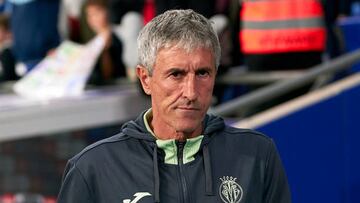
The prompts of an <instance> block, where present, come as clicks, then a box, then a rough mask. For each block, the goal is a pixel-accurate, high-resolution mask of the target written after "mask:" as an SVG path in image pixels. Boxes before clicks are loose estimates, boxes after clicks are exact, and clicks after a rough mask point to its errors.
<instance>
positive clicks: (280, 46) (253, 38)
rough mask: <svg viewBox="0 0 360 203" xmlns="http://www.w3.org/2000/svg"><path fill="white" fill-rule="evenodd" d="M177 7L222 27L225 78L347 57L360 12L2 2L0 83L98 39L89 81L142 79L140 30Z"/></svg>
mask: <svg viewBox="0 0 360 203" xmlns="http://www.w3.org/2000/svg"><path fill="white" fill-rule="evenodd" d="M174 8H184V9H188V8H189V9H193V10H195V11H197V12H199V13H201V14H203V15H204V16H206V17H208V18H210V19H211V20H212V21H213V22H214V24H213V25H214V28H215V29H216V31H217V32H218V35H219V40H220V42H221V46H222V58H221V67H220V68H219V74H222V73H225V72H226V71H227V70H228V68H229V67H235V66H239V65H245V67H247V69H248V70H250V71H268V70H293V69H305V68H309V67H312V66H314V65H316V64H319V63H321V62H322V61H323V59H324V55H325V56H326V57H327V58H334V57H337V56H339V55H341V54H342V53H343V52H344V50H343V45H342V43H341V42H342V39H341V35H339V34H338V27H337V21H338V20H339V19H341V18H346V17H347V16H350V15H359V13H360V4H359V1H358V0H306V1H303V0H206V1H205V0H0V13H1V14H0V62H1V66H0V81H8V80H17V79H19V78H21V77H23V76H24V75H26V74H27V73H28V72H29V71H31V70H32V69H33V68H34V67H35V66H36V65H37V64H38V63H39V62H40V61H41V60H42V59H43V58H44V57H46V56H47V55H49V54H52V53H53V51H54V49H55V48H56V47H57V46H58V45H59V44H60V43H61V42H62V41H64V40H71V41H74V42H78V43H86V42H88V41H89V40H90V39H92V38H93V37H94V36H95V35H98V34H102V35H103V36H106V39H107V40H106V46H105V48H104V50H103V51H102V53H101V54H100V56H99V58H98V60H97V63H96V65H95V67H94V69H93V72H92V74H91V76H90V77H89V81H88V83H89V84H93V85H106V84H111V83H112V82H113V81H114V80H116V79H118V78H128V79H129V80H131V81H135V80H136V77H135V71H134V69H135V67H136V64H137V53H136V52H137V50H136V49H137V48H136V38H137V34H138V32H139V31H140V29H141V28H142V27H143V25H144V24H146V22H148V21H149V20H151V19H152V18H153V17H154V16H156V15H158V14H160V13H162V12H164V11H166V10H168V9H174ZM218 92H219V91H218ZM220 92H221V91H220ZM216 93H217V92H216V91H215V94H216Z"/></svg>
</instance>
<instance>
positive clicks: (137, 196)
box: [123, 192, 151, 203]
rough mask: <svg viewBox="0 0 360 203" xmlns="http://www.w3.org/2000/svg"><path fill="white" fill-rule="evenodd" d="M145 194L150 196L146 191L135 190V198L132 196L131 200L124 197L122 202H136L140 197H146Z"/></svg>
mask: <svg viewBox="0 0 360 203" xmlns="http://www.w3.org/2000/svg"><path fill="white" fill-rule="evenodd" d="M146 196H151V194H150V193H148V192H137V193H135V194H134V197H135V198H134V199H133V200H131V199H124V200H123V203H136V202H138V201H139V200H140V199H141V198H143V197H146Z"/></svg>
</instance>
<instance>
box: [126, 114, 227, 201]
mask: <svg viewBox="0 0 360 203" xmlns="http://www.w3.org/2000/svg"><path fill="white" fill-rule="evenodd" d="M146 112H147V111H145V112H143V113H142V114H141V115H140V116H139V117H138V118H137V119H136V120H135V121H130V122H127V123H126V124H124V125H123V127H122V131H123V133H124V134H125V135H127V136H130V137H133V138H136V139H140V140H145V141H150V143H151V145H152V147H153V167H154V187H155V193H154V201H155V202H160V175H159V166H158V146H157V144H156V138H155V137H154V136H153V135H152V133H151V132H149V130H148V129H147V128H146V124H145V121H144V118H145V117H146V116H145V114H146ZM203 126H204V129H203V132H202V136H203V139H202V142H201V145H200V148H199V151H201V152H202V154H203V157H204V161H203V164H204V169H205V192H206V194H207V195H210V196H212V195H214V190H213V177H212V169H211V158H210V153H209V150H208V146H207V143H209V142H210V140H211V137H212V136H214V135H215V134H216V131H219V130H222V129H223V128H224V127H225V124H224V121H223V119H222V118H220V117H217V116H214V115H206V116H205V118H204V120H203ZM199 136H201V135H199Z"/></svg>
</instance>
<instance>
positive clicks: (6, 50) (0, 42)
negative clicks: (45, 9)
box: [0, 14, 19, 81]
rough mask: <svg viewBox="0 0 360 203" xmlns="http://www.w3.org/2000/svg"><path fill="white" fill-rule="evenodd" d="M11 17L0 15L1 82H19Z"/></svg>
mask: <svg viewBox="0 0 360 203" xmlns="http://www.w3.org/2000/svg"><path fill="white" fill-rule="evenodd" d="M18 78H19V77H18V76H17V75H16V73H15V58H14V55H13V52H12V34H11V31H10V25H9V17H8V15H6V14H0V81H7V80H17V79H18Z"/></svg>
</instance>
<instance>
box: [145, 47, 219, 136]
mask: <svg viewBox="0 0 360 203" xmlns="http://www.w3.org/2000/svg"><path fill="white" fill-rule="evenodd" d="M141 69H142V71H143V72H144V71H146V70H145V69H144V68H141ZM138 75H139V70H138ZM215 76H216V68H215V61H214V55H213V52H212V51H210V50H209V49H205V48H198V49H195V50H193V51H191V52H186V51H185V50H184V49H181V48H176V47H171V48H164V49H161V50H160V51H159V52H158V54H157V57H156V61H155V65H154V67H153V73H152V76H149V75H148V73H147V71H146V77H143V78H141V74H140V75H139V77H140V79H141V80H142V84H143V87H144V90H145V92H146V93H148V94H150V95H151V100H152V110H153V121H152V125H153V126H154V131H155V134H158V133H159V131H162V132H168V133H174V132H175V133H184V134H186V135H188V137H189V136H191V137H193V136H197V135H199V134H200V133H201V132H202V120H203V119H204V116H205V114H206V112H207V110H208V108H209V106H210V103H211V99H212V91H213V86H214V82H215ZM157 126H158V128H161V129H156V127H157ZM156 131H158V132H156Z"/></svg>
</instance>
